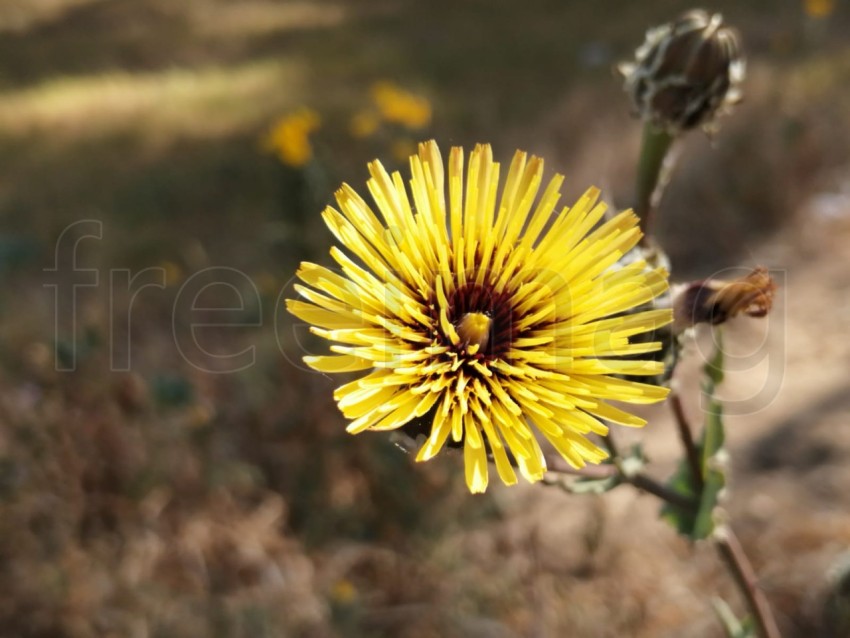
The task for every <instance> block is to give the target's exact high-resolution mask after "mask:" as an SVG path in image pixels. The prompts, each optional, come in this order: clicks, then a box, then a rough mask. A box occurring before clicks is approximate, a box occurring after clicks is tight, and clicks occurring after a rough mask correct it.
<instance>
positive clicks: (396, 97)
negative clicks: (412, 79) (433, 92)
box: [371, 82, 431, 130]
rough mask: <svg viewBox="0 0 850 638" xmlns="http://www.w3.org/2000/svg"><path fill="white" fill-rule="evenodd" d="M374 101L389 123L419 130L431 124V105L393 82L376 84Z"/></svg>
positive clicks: (373, 90) (373, 91)
mask: <svg viewBox="0 0 850 638" xmlns="http://www.w3.org/2000/svg"><path fill="white" fill-rule="evenodd" d="M371 92H372V101H373V102H374V103H375V106H376V107H377V109H378V112H379V113H380V114H381V117H383V118H384V120H386V121H387V122H390V123H392V124H400V125H401V126H404V127H406V128H409V129H412V130H417V129H421V128H425V127H426V126H428V124H430V122H431V104H430V103H429V102H428V100H426V99H425V98H424V97H421V96H419V95H414V94H413V93H410V92H409V91H406V90H404V89H402V88H401V87H399V86H396V85H395V84H392V83H391V82H376V83H375V85H374V86H372V91H371Z"/></svg>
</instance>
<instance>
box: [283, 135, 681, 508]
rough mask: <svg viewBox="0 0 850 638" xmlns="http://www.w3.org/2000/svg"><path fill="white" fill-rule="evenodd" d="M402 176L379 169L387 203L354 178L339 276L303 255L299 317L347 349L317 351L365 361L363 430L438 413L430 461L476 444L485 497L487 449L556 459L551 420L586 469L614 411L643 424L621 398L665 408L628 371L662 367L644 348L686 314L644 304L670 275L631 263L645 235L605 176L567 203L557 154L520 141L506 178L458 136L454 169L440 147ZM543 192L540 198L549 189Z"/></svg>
mask: <svg viewBox="0 0 850 638" xmlns="http://www.w3.org/2000/svg"><path fill="white" fill-rule="evenodd" d="M410 171H411V179H410V191H409V193H408V191H407V189H406V188H405V185H404V182H403V180H402V177H401V175H400V174H399V173H394V174H392V175H389V174H388V173H387V172H386V171H385V170H384V168H383V166H382V165H381V164H380V162H377V161H376V162H373V163H371V164H370V165H369V172H370V174H371V179H370V180H369V181H368V188H369V192H370V194H371V196H372V199H373V200H374V202H375V205H376V207H377V211H378V214H376V213H375V212H374V211H373V209H372V208H371V207H370V206H369V205H368V204H367V203H366V201H365V200H364V199H362V198H361V197H360V196H359V195H358V194H357V193H356V192H355V191H354V190H353V189H352V188H350V187H349V186H348V185H345V184H344V185H343V186H342V187H341V188H340V189H339V190H338V191H337V192H336V200H337V203H338V204H339V210H336V209H334V208H332V207H328V208H326V209H325V211H324V219H325V222H326V223H327V225H328V227H329V228H330V229H331V231H332V232H333V234H334V235H335V236H336V238H337V240H338V241H339V242H340V244H341V245H342V246H343V247H344V248H345V249H346V250H347V252H345V251H343V250H342V249H340V248H339V247H336V246H334V247H333V248H331V251H330V253H331V256H332V257H333V259H334V261H336V263H337V264H338V266H339V271H334V270H331V269H329V268H325V267H323V266H318V265H316V264H312V263H303V264H302V265H301V268H300V270H299V272H298V276H299V277H300V278H301V280H302V281H303V282H304V283H305V284H306V285H298V286H296V289H297V290H298V292H299V293H300V295H301V296H302V297H303V298H304V300H288V301H287V307H288V309H289V311H290V312H291V313H293V314H294V315H296V316H297V317H299V318H300V319H302V320H304V321H305V322H307V323H309V324H312V328H311V329H312V331H313V332H314V333H315V334H316V335H318V336H320V337H323V338H325V339H327V340H329V341H331V342H333V345H332V346H331V348H330V349H331V351H332V352H333V353H335V355H328V356H307V357H305V361H306V363H307V364H308V365H310V366H311V367H312V368H314V369H316V370H320V371H322V372H360V373H364V374H362V376H360V377H358V378H357V379H355V380H353V381H350V382H349V383H346V384H345V385H342V386H340V387H339V388H338V389H337V390H336V392H335V394H334V398H335V399H336V401H337V403H338V405H339V408H340V409H341V410H342V412H343V414H344V415H345V416H346V417H347V418H349V419H351V423H350V424H349V426H348V431H349V432H352V433H358V432H363V431H365V430H396V429H399V428H406V427H411V426H412V425H413V424H414V422H415V421H417V420H422V419H424V420H425V423H426V430H427V439H426V440H425V442H424V444H423V445H422V447H421V448H420V449H419V452H418V454H417V457H416V459H417V460H418V461H425V460H428V459H430V458H432V457H433V456H434V455H436V454H437V453H438V452H439V451H440V450H441V449H442V448H443V447H444V446H446V445H447V441H449V439H451V442H450V443H448V445H450V446H455V447H462V448H463V453H464V463H465V468H466V482H467V485H468V487H469V489H470V490H471V491H472V492H483V491H484V490H485V489H486V487H487V483H488V473H489V472H488V458H490V459H492V460H493V461H494V463H495V466H496V470H497V472H498V475H499V477H500V478H501V479H502V481H504V482H505V483H507V484H512V483H515V482H516V480H517V477H516V473H515V468H518V469H519V472H520V473H521V474H522V475H523V476H525V478H526V479H528V480H529V481H537V480H540V479H541V478H542V477H543V474H544V472H545V469H546V465H545V461H544V457H543V453H542V451H541V447H540V444H539V442H538V439H537V437H536V435H535V433H539V434H540V435H542V437H544V438H545V439H547V440H548V441H549V442H550V443H551V445H552V446H553V447H554V448H555V449H556V450H557V451H558V452H559V453H560V454H561V455H562V456H563V457H564V458H565V459H566V460H567V461H568V462H569V463H570V464H572V465H573V466H575V467H582V466H583V465H585V464H586V463H587V462H591V463H597V462H599V461H601V460H603V459H604V458H605V457H606V456H607V454H606V452H604V451H603V450H602V449H600V448H599V447H598V446H597V445H596V444H595V443H593V442H592V441H591V440H590V439H588V438H587V437H586V435H587V434H589V433H594V434H599V435H603V434H605V433H606V432H607V430H608V428H607V426H606V425H605V423H604V421H613V422H616V423H620V424H623V425H629V426H642V425H644V423H645V421H644V420H643V419H641V418H639V417H637V416H634V415H632V414H629V413H628V412H625V411H623V410H621V409H619V408H616V407H614V406H612V405H610V404H609V403H608V401H609V400H616V401H624V402H628V403H653V402H656V401H659V400H661V399H663V398H664V397H665V396H666V394H667V390H666V389H664V388H660V387H657V386H654V385H651V384H647V383H638V382H635V381H630V380H625V379H623V378H620V377H619V376H617V375H655V374H658V373H659V372H660V371H661V368H662V367H663V364H661V363H658V362H654V361H650V360H645V359H643V358H641V355H644V354H646V353H650V352H653V351H655V350H657V349H658V347H659V344H658V343H654V342H643V343H633V342H632V340H631V338H632V337H634V336H635V335H640V334H643V333H647V332H651V331H653V330H655V329H657V328H659V327H661V326H663V325H666V324H667V323H669V322H670V320H671V313H670V311H669V310H641V311H637V310H636V308H637V307H638V306H641V305H643V304H648V303H649V302H651V301H652V300H653V299H654V298H655V297H657V296H658V295H659V294H661V293H663V292H664V291H665V290H666V289H667V286H668V283H667V273H666V272H665V271H664V270H663V269H652V268H649V267H647V265H646V263H645V262H642V261H635V262H634V263H630V264H621V263H618V262H619V261H620V259H621V257H622V256H623V255H624V254H625V253H626V252H627V251H629V250H630V249H631V248H633V247H634V246H635V244H636V243H637V242H638V240H639V238H640V230H639V229H638V220H637V218H636V217H635V215H634V214H633V213H632V212H631V211H626V212H623V213H620V214H618V215H616V216H614V217H613V218H611V219H609V220H607V221H604V220H603V215H604V213H605V206H604V205H603V204H601V203H598V202H597V200H598V197H599V192H598V191H597V190H596V189H593V188H591V189H590V190H588V191H587V193H585V195H584V196H583V197H582V198H581V199H579V200H578V202H576V204H575V205H574V206H573V207H572V208H563V209H561V210H560V211H559V212H558V211H556V206H557V204H558V200H559V197H560V194H559V192H558V189H559V188H560V186H561V183H562V181H563V177H562V176H560V175H556V176H554V177H553V178H552V179H551V181H550V182H549V183H548V185H547V186H546V187H545V188H544V189H543V193H542V195H541V196H540V198H539V199H537V196H538V193H539V192H540V190H541V184H542V177H543V160H541V159H540V158H537V157H533V156H532V157H530V158H529V157H528V156H527V155H526V154H525V153H522V152H517V153H516V155H515V156H514V158H513V161H512V163H511V165H510V168H509V170H508V174H507V179H506V181H505V182H504V184H503V187H502V188H501V191H500V189H499V183H500V182H499V174H500V166H499V164H498V163H496V162H494V161H493V154H492V151H491V149H490V147H489V146H483V145H479V146H476V148H475V150H473V151H472V153H471V155H470V158H469V163H468V165H467V167H466V175H465V178H466V179H465V180H464V161H463V150H462V149H461V148H452V150H451V153H450V156H449V162H448V175H446V174H445V171H444V167H443V161H442V159H441V157H440V152H439V150H438V148H437V145H436V144H435V143H434V142H427V143H424V144H420V145H419V152H418V155H415V156H413V157H411V158H410ZM536 199H537V201H536V203H535V200H536Z"/></svg>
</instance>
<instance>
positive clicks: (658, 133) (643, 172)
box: [634, 122, 674, 241]
mask: <svg viewBox="0 0 850 638" xmlns="http://www.w3.org/2000/svg"><path fill="white" fill-rule="evenodd" d="M673 140H674V137H673V136H672V135H670V134H669V133H667V132H666V131H663V130H661V129H658V128H656V127H655V126H654V125H653V124H652V123H650V122H647V123H646V124H644V127H643V139H642V141H641V149H640V158H639V159H638V168H637V182H636V185H635V207H634V210H635V213H636V214H637V216H638V217H639V218H640V228H641V230H642V231H643V234H644V240H646V238H647V237H649V233H648V232H647V229H648V228H649V221H650V219H651V217H652V213H653V212H654V210H655V207H656V206H657V205H658V201H659V200H660V199H661V191H662V190H663V187H664V185H665V183H666V181H667V179H666V177H664V176H662V173H663V172H665V170H664V169H665V162H664V159H665V157H667V151H668V150H670V146H671V145H672V143H673ZM669 168H670V167H669V165H668V166H667V167H666V172H669ZM644 240H642V241H644Z"/></svg>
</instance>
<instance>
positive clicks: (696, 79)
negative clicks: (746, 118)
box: [618, 10, 745, 133]
mask: <svg viewBox="0 0 850 638" xmlns="http://www.w3.org/2000/svg"><path fill="white" fill-rule="evenodd" d="M618 69H619V71H620V73H621V74H622V75H623V77H624V79H625V82H624V89H625V90H626V92H627V93H628V94H629V96H630V97H631V100H632V104H633V105H634V108H635V111H636V112H637V113H638V114H639V115H640V116H641V117H642V118H643V119H644V120H648V121H651V122H653V123H654V124H655V125H656V126H658V127H660V128H663V129H664V130H666V131H668V132H670V133H676V132H679V131H681V130H687V129H691V128H694V127H696V126H703V127H704V128H706V129H709V130H710V129H711V128H713V123H714V118H715V116H717V115H718V114H720V113H723V112H724V111H726V110H728V108H729V107H730V106H731V105H733V104H735V103H737V102H739V101H740V99H741V90H740V84H741V82H742V81H743V79H744V70H745V65H744V60H743V58H742V57H741V54H740V51H739V47H738V38H737V36H736V34H735V32H734V31H733V30H732V29H730V28H729V27H727V26H724V25H723V17H722V16H721V15H720V14H719V13H715V14H714V15H711V14H709V13H706V12H705V11H702V10H694V11H688V12H687V13H685V14H683V15H682V16H680V17H679V18H678V19H677V20H675V21H674V22H671V23H669V24H665V25H662V26H660V27H655V28H653V29H650V30H649V31H648V32H647V34H646V40H645V41H644V43H643V44H642V45H641V46H640V47H639V48H638V49H637V51H636V52H635V61H634V62H626V63H622V64H620V65H619V67H618Z"/></svg>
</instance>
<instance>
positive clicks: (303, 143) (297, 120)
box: [263, 108, 322, 168]
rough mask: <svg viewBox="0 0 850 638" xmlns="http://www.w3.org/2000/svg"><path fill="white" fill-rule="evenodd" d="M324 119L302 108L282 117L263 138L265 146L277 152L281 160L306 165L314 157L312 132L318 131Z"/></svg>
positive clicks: (285, 162)
mask: <svg viewBox="0 0 850 638" xmlns="http://www.w3.org/2000/svg"><path fill="white" fill-rule="evenodd" d="M321 123H322V120H321V118H320V117H319V114H318V113H316V112H315V111H313V110H312V109H308V108H301V109H299V110H297V111H295V112H293V113H289V114H287V115H284V116H283V117H281V118H280V119H279V120H278V121H277V122H275V124H274V126H272V128H271V130H269V132H268V133H267V134H266V136H265V138H264V139H263V148H265V149H266V150H267V151H270V152H273V153H277V156H278V157H279V158H280V161H281V162H283V163H284V164H286V165H287V166H291V167H293V168H301V167H302V166H305V165H306V164H307V162H309V161H310V160H311V159H312V157H313V147H312V145H311V144H310V134H311V133H313V132H314V131H316V130H317V129H318V128H319V126H320V125H321Z"/></svg>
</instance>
